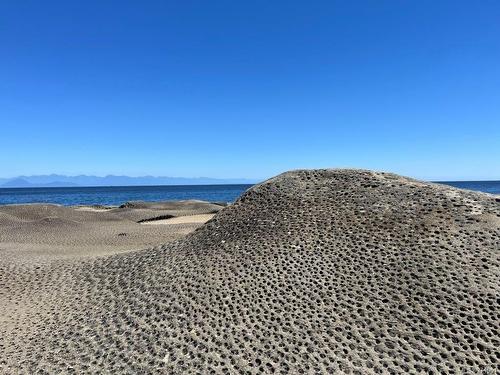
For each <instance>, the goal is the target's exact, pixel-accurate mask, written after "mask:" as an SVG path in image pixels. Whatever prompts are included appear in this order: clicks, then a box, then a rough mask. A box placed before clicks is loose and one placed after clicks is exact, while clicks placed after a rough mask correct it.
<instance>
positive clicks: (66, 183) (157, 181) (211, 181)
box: [0, 174, 257, 188]
mask: <svg viewBox="0 0 500 375" xmlns="http://www.w3.org/2000/svg"><path fill="white" fill-rule="evenodd" d="M256 182H257V181H255V180H250V179H243V178H237V179H234V178H233V179H218V178H209V177H196V178H186V177H154V176H143V177H130V176H113V175H108V176H104V177H100V176H86V175H79V176H64V175H57V174H51V175H39V176H19V177H15V178H10V179H7V178H0V188H22V187H25V188H26V187H72V186H148V185H153V186H154V185H224V184H254V183H256Z"/></svg>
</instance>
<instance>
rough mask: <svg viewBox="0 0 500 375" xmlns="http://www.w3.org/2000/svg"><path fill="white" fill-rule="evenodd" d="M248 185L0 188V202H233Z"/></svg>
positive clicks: (88, 203) (70, 203) (110, 203)
mask: <svg viewBox="0 0 500 375" xmlns="http://www.w3.org/2000/svg"><path fill="white" fill-rule="evenodd" d="M251 186H252V185H183V186H181V185H178V186H106V187H61V188H57V187H50V188H0V204H21V203H55V204H62V205H65V206H71V205H79V204H83V205H91V204H102V205H120V204H122V203H125V202H128V201H139V200H141V201H167V200H183V199H199V200H204V201H210V202H233V201H235V200H236V199H237V198H238V197H239V196H240V195H241V194H243V192H244V191H245V190H247V189H248V188H250V187H251Z"/></svg>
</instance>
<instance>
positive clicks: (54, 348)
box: [0, 170, 500, 374]
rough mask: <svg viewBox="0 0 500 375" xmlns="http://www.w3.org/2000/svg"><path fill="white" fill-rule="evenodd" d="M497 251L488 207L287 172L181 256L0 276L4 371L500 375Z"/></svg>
mask: <svg viewBox="0 0 500 375" xmlns="http://www.w3.org/2000/svg"><path fill="white" fill-rule="evenodd" d="M499 251H500V199H499V198H498V197H497V196H492V195H487V194H481V193H474V192H469V191H463V190H458V189H454V188H450V187H445V186H440V185H435V184H428V183H423V182H419V181H415V180H411V179H407V178H403V177H399V176H396V175H392V174H386V173H375V172H370V171H359V170H312V171H293V172H288V173H285V174H282V175H280V176H278V177H275V178H273V179H271V180H268V181H266V182H264V183H262V184H260V185H258V186H255V187H253V188H252V189H250V190H249V191H248V192H247V193H245V194H244V195H243V196H242V197H241V198H240V199H239V200H238V201H237V202H236V203H235V204H233V205H231V206H229V207H227V208H224V209H223V210H222V211H220V212H219V213H218V214H217V215H216V216H215V217H214V219H212V220H211V221H209V222H208V223H207V224H205V225H204V226H203V227H201V228H199V229H198V230H197V231H195V232H194V233H192V234H189V235H188V236H187V237H185V238H183V239H181V240H178V241H176V242H174V243H170V244H166V245H164V246H161V247H156V248H153V249H150V250H147V251H137V252H130V253H122V254H116V255H113V256H108V257H105V258H97V259H89V260H83V261H79V262H69V261H61V262H59V263H57V262H54V263H51V264H50V265H48V266H46V267H45V268H41V269H36V268H33V269H29V270H28V269H27V270H26V271H25V272H19V270H18V269H16V270H13V269H10V268H9V266H8V265H3V264H1V263H0V266H1V267H2V269H1V274H0V282H1V283H2V289H1V291H0V293H1V295H0V302H1V304H2V306H4V307H3V311H2V314H1V315H2V316H1V320H0V371H2V372H3V373H8V374H11V373H37V372H39V373H75V374H79V373H168V374H177V373H190V374H191V373H193V374H240V373H241V374H256V373H280V374H300V373H303V374H334V373H355V374H382V373H419V374H420V373H426V374H438V373H439V374H447V373H449V374H451V373H453V374H455V373H457V374H478V373H479V374H481V373H484V374H489V373H495V371H498V369H499V368H498V363H499V360H500V352H499V347H500V335H499V312H500V309H499V305H498V297H499V290H500V272H499V256H498V255H499ZM14 271H15V272H14Z"/></svg>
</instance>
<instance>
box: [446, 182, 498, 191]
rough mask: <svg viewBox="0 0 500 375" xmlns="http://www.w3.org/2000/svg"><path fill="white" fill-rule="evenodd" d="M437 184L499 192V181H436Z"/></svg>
mask: <svg viewBox="0 0 500 375" xmlns="http://www.w3.org/2000/svg"><path fill="white" fill-rule="evenodd" d="M437 183H438V184H444V185H450V186H453V187H456V188H460V189H468V190H475V191H482V192H483V193H490V194H500V181H437Z"/></svg>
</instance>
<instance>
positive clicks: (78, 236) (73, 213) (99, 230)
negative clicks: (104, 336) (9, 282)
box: [0, 200, 223, 263]
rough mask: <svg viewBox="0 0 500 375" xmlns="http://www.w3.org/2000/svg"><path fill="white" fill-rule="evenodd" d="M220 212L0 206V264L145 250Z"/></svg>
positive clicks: (189, 204) (183, 204)
mask: <svg viewBox="0 0 500 375" xmlns="http://www.w3.org/2000/svg"><path fill="white" fill-rule="evenodd" d="M222 207H223V206H222V205H220V204H213V203H209V202H203V201H194V200H190V201H177V202H155V203H146V202H129V203H126V204H124V205H122V206H120V207H113V206H108V207H106V206H75V207H65V206H60V205H51V204H28V205H5V206H0V256H1V258H2V261H4V262H5V261H6V260H11V261H16V262H23V263H24V262H32V261H34V260H35V259H36V262H41V261H49V260H50V261H54V260H58V259H65V258H89V257H95V256H102V255H109V254H114V253H118V252H124V251H130V250H140V249H146V248H149V247H152V246H157V245H161V244H163V243H165V242H170V241H173V240H176V239H179V238H181V237H183V236H184V235H186V234H188V233H190V232H192V231H194V230H195V229H196V228H198V227H199V226H200V225H202V224H203V223H205V222H207V221H208V220H210V219H211V218H212V217H213V215H214V214H215V213H216V212H218V211H219V210H221V209H222ZM151 224H155V226H152V225H151Z"/></svg>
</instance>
